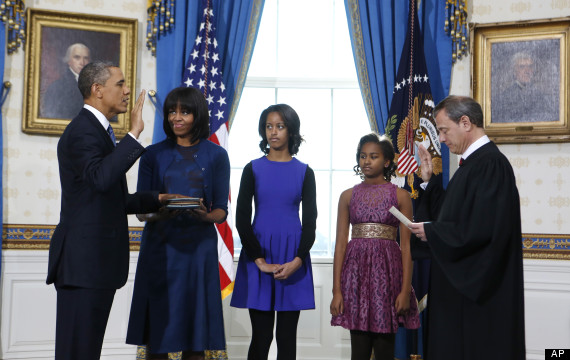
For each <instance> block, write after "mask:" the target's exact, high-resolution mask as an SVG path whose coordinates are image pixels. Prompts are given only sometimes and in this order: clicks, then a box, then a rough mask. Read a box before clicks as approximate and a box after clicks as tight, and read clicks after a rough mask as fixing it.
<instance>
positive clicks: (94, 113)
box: [83, 104, 110, 131]
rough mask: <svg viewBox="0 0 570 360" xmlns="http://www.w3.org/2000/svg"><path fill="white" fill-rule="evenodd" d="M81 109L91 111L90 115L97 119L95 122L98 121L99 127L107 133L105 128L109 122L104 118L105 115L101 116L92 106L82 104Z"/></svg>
mask: <svg viewBox="0 0 570 360" xmlns="http://www.w3.org/2000/svg"><path fill="white" fill-rule="evenodd" d="M83 107H84V108H85V109H87V110H89V111H91V113H92V114H93V115H95V117H96V118H97V120H99V122H100V123H101V126H103V129H105V131H107V128H108V127H109V125H110V124H109V120H107V118H106V117H105V115H103V113H102V112H101V111H99V110H97V109H95V108H94V107H93V106H91V105H87V104H83Z"/></svg>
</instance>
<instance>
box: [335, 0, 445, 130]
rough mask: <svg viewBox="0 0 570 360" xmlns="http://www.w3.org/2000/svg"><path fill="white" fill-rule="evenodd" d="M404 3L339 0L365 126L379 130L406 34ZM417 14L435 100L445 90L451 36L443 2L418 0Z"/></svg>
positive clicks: (440, 97)
mask: <svg viewBox="0 0 570 360" xmlns="http://www.w3.org/2000/svg"><path fill="white" fill-rule="evenodd" d="M408 5H409V2H408V1H402V0H345V6H346V14H347V17H348V26H349V30H350V38H351V43H352V50H353V54H354V61H355V64H356V67H357V72H358V81H359V83H360V88H361V91H362V96H363V99H364V104H365V106H366V111H367V113H368V118H369V120H370V122H371V124H370V126H371V127H372V129H373V130H376V131H378V132H379V133H381V134H383V133H384V127H385V124H386V120H387V118H388V111H389V107H390V103H391V101H392V93H393V89H394V80H395V77H396V72H397V67H398V64H399V63H400V55H401V53H402V47H403V46H404V40H405V37H406V24H407V23H408ZM418 16H419V20H420V28H421V29H422V34H423V43H424V49H425V54H426V64H427V67H428V72H429V77H430V82H431V87H432V95H433V97H434V101H435V102H436V103H438V102H439V101H441V100H443V98H445V97H446V96H447V95H448V93H449V82H450V79H451V65H452V60H451V38H450V37H449V36H448V35H447V34H446V33H445V31H444V22H445V2H444V1H441V0H422V1H421V2H420V6H419V8H418ZM432 80H433V81H432Z"/></svg>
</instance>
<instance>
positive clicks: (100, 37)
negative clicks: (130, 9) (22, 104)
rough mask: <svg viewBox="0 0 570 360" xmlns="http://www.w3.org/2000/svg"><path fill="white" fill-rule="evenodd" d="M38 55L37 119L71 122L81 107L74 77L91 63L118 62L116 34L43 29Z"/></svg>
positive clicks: (118, 45) (81, 100) (118, 42)
mask: <svg viewBox="0 0 570 360" xmlns="http://www.w3.org/2000/svg"><path fill="white" fill-rule="evenodd" d="M42 35H43V37H42V44H41V52H40V106H39V111H38V112H39V113H38V114H37V116H38V117H41V118H49V119H72V118H73V117H74V116H75V115H77V113H78V112H79V110H81V108H82V107H83V97H82V96H81V93H80V92H79V88H78V87H77V77H78V76H79V72H80V71H81V69H82V68H83V66H85V65H87V64H88V63H90V62H91V61H94V60H101V61H109V62H112V63H114V64H118V63H119V54H120V40H121V39H120V36H119V34H113V33H103V32H98V31H87V30H77V29H66V28H58V27H49V26H46V27H44V29H43V34H42Z"/></svg>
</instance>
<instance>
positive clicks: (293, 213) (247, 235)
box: [231, 104, 317, 360]
mask: <svg viewBox="0 0 570 360" xmlns="http://www.w3.org/2000/svg"><path fill="white" fill-rule="evenodd" d="M299 128H300V122H299V116H298V115H297V113H296V112H295V110H293V109H292V108H291V107H290V106H289V105H285V104H277V105H272V106H270V107H268V108H267V109H265V110H264V111H263V112H262V113H261V117H260V119H259V135H260V136H261V142H260V143H259V147H260V148H261V150H262V151H263V152H264V153H265V156H262V157H261V158H259V159H256V160H253V161H251V162H250V163H249V164H247V165H246V166H245V168H244V169H243V173H242V178H241V183H240V189H239V195H238V200H237V208H236V227H237V230H238V232H239V235H240V238H241V243H242V246H243V247H242V252H241V254H240V258H239V264H238V268H237V273H236V280H235V286H234V292H233V295H232V301H231V305H232V306H234V307H238V308H247V309H249V316H250V320H251V328H252V337H251V344H250V346H249V351H248V356H247V358H248V359H249V360H252V359H255V360H265V359H267V355H268V353H269V347H270V346H271V342H272V341H273V325H274V322H275V313H277V326H276V330H275V338H276V341H277V359H278V360H286V359H295V357H296V348H297V339H296V338H297V323H298V321H299V314H300V310H305V309H314V308H315V295H314V290H313V272H312V269H311V257H310V255H309V250H310V249H311V247H312V246H313V243H314V241H315V229H316V221H317V200H316V186H315V175H314V173H313V170H312V169H311V168H310V167H309V166H307V164H303V163H302V162H300V161H299V160H297V159H296V158H294V157H293V155H295V154H297V151H298V150H299V145H300V144H301V142H302V141H303V138H302V137H301V135H300V134H299ZM252 198H253V199H255V218H254V219H253V223H252V222H251V214H252V206H251V202H252ZM300 203H302V206H303V219H302V221H301V220H300V219H299V204H300Z"/></svg>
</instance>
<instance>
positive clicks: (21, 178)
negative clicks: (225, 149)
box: [3, 0, 570, 234]
mask: <svg viewBox="0 0 570 360" xmlns="http://www.w3.org/2000/svg"><path fill="white" fill-rule="evenodd" d="M26 3H27V5H28V6H31V7H35V8H42V9H49V10H58V11H64V10H69V9H73V10H72V11H74V12H82V13H91V14H97V15H107V16H116V15H118V14H119V15H120V16H122V17H128V18H138V19H139V29H138V43H139V51H138V69H137V74H138V78H137V81H136V83H137V86H136V87H137V88H136V93H138V92H139V91H140V89H142V88H145V89H152V88H153V87H154V85H155V80H154V79H155V61H154V58H152V56H151V55H150V53H149V52H148V51H147V50H146V48H145V47H144V39H145V28H146V1H143V0H136V1H135V0H132V1H128V0H122V1H116V0H35V1H33V0H28V1H26ZM469 7H470V21H471V22H478V23H486V22H500V21H517V20H528V19H538V18H553V17H561V16H570V0H532V1H513V0H501V1H496V0H472V1H469ZM24 59H25V58H24V52H23V50H19V51H18V52H17V53H16V54H14V55H11V56H8V57H7V58H6V66H5V73H4V74H5V75H4V77H5V80H9V81H11V82H12V84H13V86H12V91H11V93H10V95H9V97H8V100H7V103H6V104H5V105H4V108H3V138H4V148H3V156H4V168H3V179H4V181H3V186H4V188H3V196H4V218H3V222H4V224H36V225H55V224H56V223H57V222H58V219H59V199H60V189H59V177H58V167H57V158H56V146H57V138H56V137H47V136H38V135H27V134H24V133H22V130H21V128H22V124H21V122H22V97H23V88H24V61H25V60H24ZM452 79H453V80H452V87H451V93H454V94H462V95H469V94H470V59H469V57H467V58H465V59H464V60H462V61H460V62H458V63H457V64H456V65H455V67H454V70H453V76H452ZM153 113H154V108H153V106H152V104H151V103H150V102H149V101H148V100H147V102H146V105H145V110H144V119H145V121H146V129H145V131H144V132H143V134H142V138H141V139H142V141H143V143H144V144H150V143H151V140H152V119H153V118H154V116H153ZM500 148H501V150H502V151H503V152H504V153H505V154H506V155H507V157H508V158H509V159H510V161H511V163H512V164H513V168H514V170H515V173H516V177H517V184H518V187H519V192H520V195H521V207H522V223H523V233H532V234H570V219H569V217H568V216H566V214H568V212H569V210H570V180H569V179H568V175H569V174H570V144H568V143H560V144H520V145H501V146H500ZM137 168H138V164H135V166H133V168H132V169H131V170H130V171H129V173H128V181H129V188H130V190H131V191H134V190H135V188H136V169H137ZM130 225H131V226H134V227H139V226H141V225H142V224H141V223H140V222H139V221H138V220H137V219H136V218H134V217H133V216H132V217H131V218H130Z"/></svg>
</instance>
